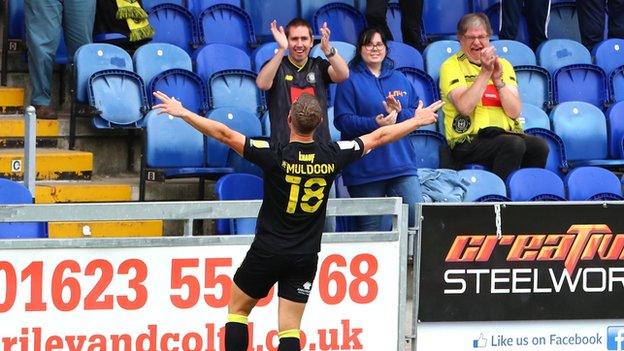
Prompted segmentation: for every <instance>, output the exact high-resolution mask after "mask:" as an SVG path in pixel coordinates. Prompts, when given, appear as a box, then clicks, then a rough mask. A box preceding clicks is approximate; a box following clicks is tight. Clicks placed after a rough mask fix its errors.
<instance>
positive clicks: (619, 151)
mask: <svg viewBox="0 0 624 351" xmlns="http://www.w3.org/2000/svg"><path fill="white" fill-rule="evenodd" d="M607 126H608V140H609V156H611V158H614V159H623V158H624V101H620V102H618V103H615V104H614V105H611V107H609V110H607Z"/></svg>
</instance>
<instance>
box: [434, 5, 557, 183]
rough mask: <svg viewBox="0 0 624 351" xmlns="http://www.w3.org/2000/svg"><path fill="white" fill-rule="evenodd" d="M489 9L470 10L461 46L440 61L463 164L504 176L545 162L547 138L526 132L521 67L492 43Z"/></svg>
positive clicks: (456, 155)
mask: <svg viewBox="0 0 624 351" xmlns="http://www.w3.org/2000/svg"><path fill="white" fill-rule="evenodd" d="M491 35H492V28H491V27H490V22H489V20H488V18H487V16H486V15H484V14H483V13H470V14H467V15H465V16H464V17H462V18H461V19H460V21H459V23H458V25H457V38H458V39H459V44H460V46H461V50H459V51H458V52H457V53H456V54H455V55H453V56H451V57H449V58H448V59H447V60H446V61H444V63H442V66H441V67H440V93H441V95H442V100H443V101H444V102H446V104H445V105H444V132H445V135H446V140H447V141H448V144H449V146H450V147H451V150H452V155H453V159H454V160H455V161H456V162H457V163H458V165H461V164H466V163H477V164H481V165H483V166H486V167H487V168H488V169H491V170H492V172H494V173H496V174H497V175H498V176H499V177H501V178H502V179H503V180H505V179H506V178H507V176H508V175H509V174H510V173H511V172H513V171H514V170H516V169H518V168H520V167H540V168H543V167H544V166H545V165H546V159H547V158H548V144H547V143H546V141H544V140H543V139H541V138H539V137H535V136H530V135H526V134H524V133H523V131H522V125H521V124H520V121H519V119H518V117H520V111H521V109H522V102H521V101H520V94H519V92H518V87H517V83H516V73H515V72H514V70H513V67H512V66H511V63H509V61H507V60H505V59H503V58H500V57H498V56H497V55H496V49H495V48H494V47H493V46H492V45H490V36H491Z"/></svg>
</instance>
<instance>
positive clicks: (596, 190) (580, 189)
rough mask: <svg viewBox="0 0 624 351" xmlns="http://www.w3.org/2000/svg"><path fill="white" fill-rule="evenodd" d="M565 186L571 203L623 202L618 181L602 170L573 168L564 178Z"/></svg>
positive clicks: (598, 168)
mask: <svg viewBox="0 0 624 351" xmlns="http://www.w3.org/2000/svg"><path fill="white" fill-rule="evenodd" d="M565 184H566V187H567V189H568V200H571V201H601V200H624V197H622V184H621V183H620V179H618V177H617V176H616V175H615V174H613V173H611V172H610V171H609V170H606V169H604V168H600V167H579V168H575V169H573V170H572V171H570V173H569V174H568V175H567V176H566V178H565Z"/></svg>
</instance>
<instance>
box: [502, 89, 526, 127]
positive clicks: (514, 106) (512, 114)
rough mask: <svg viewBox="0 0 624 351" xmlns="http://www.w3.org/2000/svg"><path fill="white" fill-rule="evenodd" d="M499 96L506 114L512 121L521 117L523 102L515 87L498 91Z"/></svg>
mask: <svg viewBox="0 0 624 351" xmlns="http://www.w3.org/2000/svg"><path fill="white" fill-rule="evenodd" d="M498 96H499V97H500V100H501V105H502V106H503V110H504V111H505V114H506V115H507V116H509V118H511V119H516V118H518V117H520V111H521V110H522V102H520V98H519V97H518V95H517V92H516V91H515V89H514V88H513V87H510V86H504V87H502V88H501V89H499V90H498Z"/></svg>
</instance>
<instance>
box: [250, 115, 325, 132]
mask: <svg viewBox="0 0 624 351" xmlns="http://www.w3.org/2000/svg"><path fill="white" fill-rule="evenodd" d="M328 113H329V112H328ZM332 114H333V110H332ZM260 124H262V136H264V137H270V136H271V117H270V116H269V110H266V111H264V113H263V114H262V116H260Z"/></svg>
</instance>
